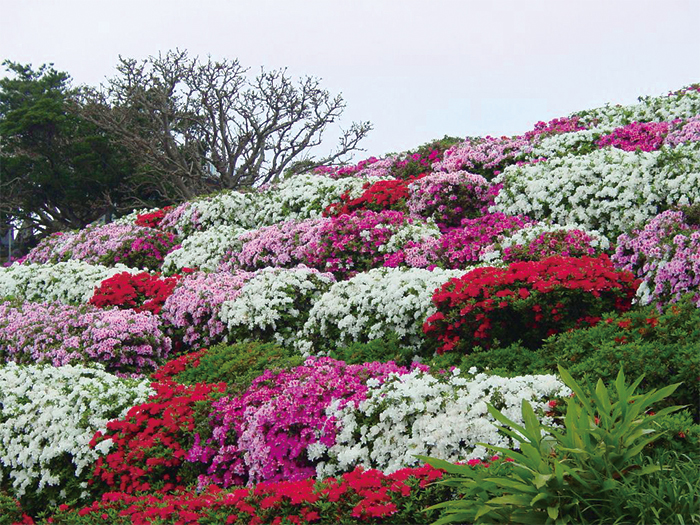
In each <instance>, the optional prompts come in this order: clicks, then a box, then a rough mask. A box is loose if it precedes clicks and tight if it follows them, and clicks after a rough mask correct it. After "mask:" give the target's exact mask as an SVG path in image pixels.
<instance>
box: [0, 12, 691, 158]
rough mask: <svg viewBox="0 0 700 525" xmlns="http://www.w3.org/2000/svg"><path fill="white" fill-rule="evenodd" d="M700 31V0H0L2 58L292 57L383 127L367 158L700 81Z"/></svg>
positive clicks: (277, 61) (78, 65)
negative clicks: (181, 53) (183, 53)
mask: <svg viewBox="0 0 700 525" xmlns="http://www.w3.org/2000/svg"><path fill="white" fill-rule="evenodd" d="M699 28H700V0H606V1H600V0H480V1H476V0H474V1H472V0H461V1H460V0H344V1H338V0H230V1H226V0H208V1H207V0H202V1H199V2H195V1H189V0H118V1H116V0H115V1H108V0H44V1H40V0H0V59H10V60H13V61H15V62H20V63H22V64H27V63H31V64H33V65H34V66H39V65H41V64H43V63H47V62H53V63H54V65H55V68H56V69H58V70H60V71H66V72H68V73H69V74H70V75H71V76H72V77H73V79H74V83H76V84H90V85H98V84H99V83H101V82H103V81H104V79H105V78H106V77H110V76H112V75H113V74H114V72H115V70H114V66H115V65H116V63H117V59H118V56H119V55H122V56H124V57H131V58H137V59H143V58H145V57H147V56H148V55H157V54H158V52H161V51H162V52H165V51H167V50H169V49H175V48H176V47H178V48H180V49H187V50H188V51H189V52H190V55H191V56H194V55H199V56H201V57H205V56H206V55H211V56H212V58H214V59H224V58H226V59H234V58H238V59H239V61H240V63H241V64H242V65H243V66H248V67H250V68H251V69H252V70H253V71H255V70H257V69H258V68H259V67H260V66H265V68H267V69H275V68H279V67H288V71H289V73H291V74H292V75H294V76H303V75H312V76H316V77H320V78H321V79H322V86H323V87H324V88H326V89H328V90H329V91H331V93H332V94H337V93H342V95H343V97H344V99H345V101H346V103H347V109H346V111H345V113H344V118H343V122H342V123H343V124H344V126H345V127H347V126H349V124H350V122H352V121H361V120H369V121H371V122H372V123H373V124H374V130H373V131H372V132H371V134H370V136H369V137H368V138H367V139H365V141H364V142H363V143H362V146H363V147H364V148H365V149H366V150H367V151H366V153H358V154H357V155H356V157H355V160H361V159H362V158H365V157H368V156H370V155H375V156H381V155H384V154H387V153H389V152H399V151H404V150H407V149H411V148H415V147H417V146H420V145H421V144H423V143H425V142H428V141H430V140H432V139H435V138H441V137H443V136H444V135H452V136H459V137H464V136H467V135H470V136H475V135H487V134H491V135H494V136H500V135H514V134H518V133H522V132H525V131H527V130H529V129H531V128H532V126H533V124H534V123H535V122H537V121H538V120H545V121H546V120H550V119H552V118H555V117H560V116H564V115H568V114H569V113H572V112H574V111H578V110H582V109H588V108H592V107H597V106H601V105H604V104H605V103H606V102H610V103H613V104H617V103H620V104H631V103H634V102H635V101H636V99H637V97H638V96H640V95H659V94H663V93H666V92H667V91H670V90H674V89H678V88H680V87H682V86H684V85H687V84H690V83H693V82H700V43H699V42H700V41H699V40H698V31H699ZM2 74H4V72H3V73H2ZM324 137H325V139H326V142H325V143H324V145H326V147H325V149H324V152H325V151H330V150H331V149H332V148H333V146H334V145H335V143H336V138H337V135H333V136H331V134H330V133H328V134H327V135H326V136H324Z"/></svg>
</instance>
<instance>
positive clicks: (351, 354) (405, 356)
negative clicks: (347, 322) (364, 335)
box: [330, 332, 416, 366]
mask: <svg viewBox="0 0 700 525" xmlns="http://www.w3.org/2000/svg"><path fill="white" fill-rule="evenodd" d="M415 354H416V351H415V349H413V348H411V347H409V346H406V345H403V344H402V343H401V339H400V338H399V336H397V335H396V334H395V333H394V332H390V333H389V334H387V335H385V336H384V337H382V338H380V339H374V340H373V341H370V342H368V343H359V342H356V343H350V344H349V345H348V346H345V347H343V348H338V349H332V350H331V351H330V357H332V358H333V359H339V360H341V361H345V362H346V363H348V364H349V365H355V364H362V363H371V362H372V361H383V362H387V361H394V362H395V363H396V364H397V365H400V366H409V365H410V364H411V362H412V361H413V356H414V355H415Z"/></svg>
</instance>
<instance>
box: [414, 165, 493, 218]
mask: <svg viewBox="0 0 700 525" xmlns="http://www.w3.org/2000/svg"><path fill="white" fill-rule="evenodd" d="M489 188H490V185H489V183H488V182H487V181H486V179H485V178H484V177H482V176H481V175H474V174H473V173H468V172H466V171H455V172H450V173H434V174H430V175H426V176H425V177H422V178H420V179H418V180H416V181H414V182H413V183H411V184H410V185H409V187H408V190H409V199H408V209H409V210H410V212H411V214H412V215H414V216H418V217H425V218H431V219H433V220H434V221H435V222H436V223H437V224H439V225H441V226H443V227H454V226H459V225H460V223H461V221H462V219H474V218H476V217H479V216H480V215H482V214H483V213H484V212H485V211H486V209H487V208H488V206H489V204H490V201H491V198H492V196H491V195H490V194H489Z"/></svg>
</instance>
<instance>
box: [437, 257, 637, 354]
mask: <svg viewBox="0 0 700 525" xmlns="http://www.w3.org/2000/svg"><path fill="white" fill-rule="evenodd" d="M638 284H639V283H638V281H635V279H634V276H633V275H632V274H631V273H630V272H625V271H616V270H615V268H614V267H613V265H612V263H611V262H610V260H609V259H608V258H607V257H606V256H601V257H599V258H592V257H581V258H571V257H559V256H555V257H549V258H547V259H544V260H542V261H535V262H516V263H512V264H511V265H510V266H508V268H492V267H483V268H476V269H475V270H472V271H471V272H469V273H467V274H465V275H464V276H463V277H460V278H455V279H452V280H450V281H449V282H448V283H446V284H444V285H443V286H442V288H441V289H439V290H436V291H435V294H434V295H433V304H434V305H435V307H436V308H437V312H436V313H435V314H433V315H431V316H430V317H429V318H428V320H427V321H426V323H425V325H424V327H423V329H424V331H425V333H426V335H428V336H429V337H432V338H435V339H437V340H438V341H439V342H440V343H441V346H440V348H439V349H438V352H439V353H442V352H445V351H450V350H455V351H459V352H469V351H470V350H471V348H472V347H473V346H476V345H481V346H487V347H488V346H491V345H492V344H493V342H494V340H498V341H499V342H500V343H501V345H508V344H509V343H511V342H515V341H517V340H518V339H522V341H523V343H524V344H525V346H527V347H529V348H536V347H537V346H539V344H540V343H541V341H542V340H543V339H544V338H546V337H548V336H550V335H552V334H555V333H558V332H563V331H566V330H569V329H570V328H575V327H577V326H579V325H580V324H581V323H588V324H594V323H595V322H597V321H598V320H600V316H601V314H603V313H604V312H609V311H612V310H613V309H614V310H617V311H626V310H628V309H629V308H630V305H631V304H632V299H633V298H634V293H635V291H636V289H637V286H638Z"/></svg>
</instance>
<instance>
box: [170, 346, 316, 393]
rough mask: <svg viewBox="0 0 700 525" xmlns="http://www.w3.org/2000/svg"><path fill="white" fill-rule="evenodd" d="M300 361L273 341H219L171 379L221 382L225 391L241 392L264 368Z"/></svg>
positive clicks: (293, 365) (184, 381)
mask: <svg viewBox="0 0 700 525" xmlns="http://www.w3.org/2000/svg"><path fill="white" fill-rule="evenodd" d="M303 361H304V360H303V358H302V357H300V356H298V355H293V354H292V353H291V352H290V351H289V350H287V349H286V348H283V347H281V346H278V345H275V344H273V343H261V342H258V341H253V342H242V343H236V344H232V345H227V344H220V345H216V346H213V347H211V348H209V349H208V350H207V351H204V352H202V353H201V355H200V356H199V365H198V366H190V367H187V368H185V369H184V370H183V371H181V372H179V373H177V374H176V375H175V376H173V379H175V381H177V382H179V383H184V384H191V385H193V384H195V383H219V382H224V383H226V384H227V385H228V389H229V391H233V392H243V391H245V390H246V389H247V388H248V386H250V384H251V383H252V382H253V380H254V379H255V378H257V377H258V376H260V375H262V373H263V372H264V371H265V370H267V369H285V368H292V367H295V366H299V365H301V364H302V363H303Z"/></svg>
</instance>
